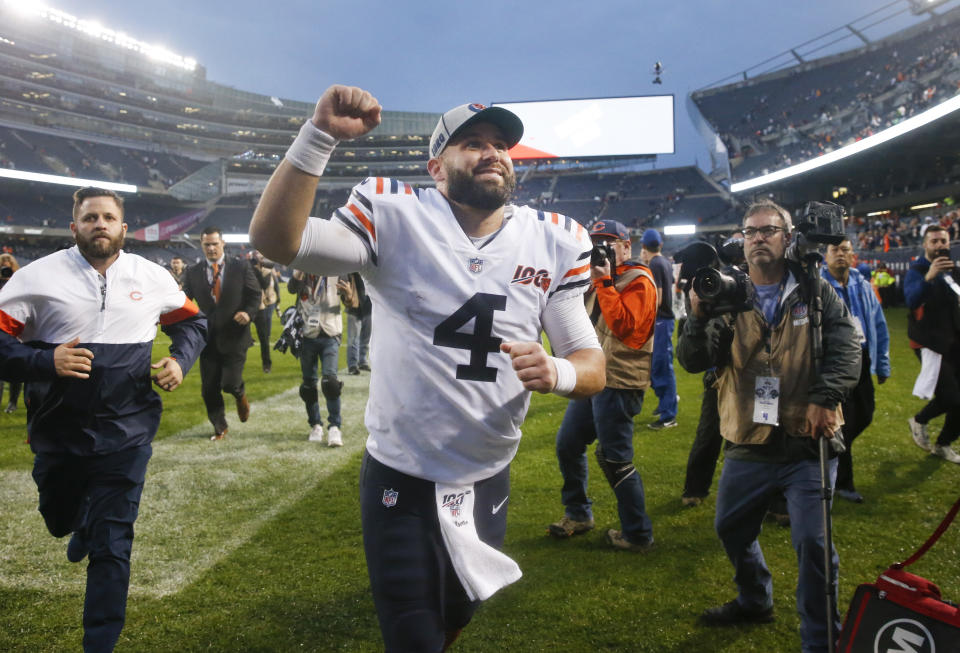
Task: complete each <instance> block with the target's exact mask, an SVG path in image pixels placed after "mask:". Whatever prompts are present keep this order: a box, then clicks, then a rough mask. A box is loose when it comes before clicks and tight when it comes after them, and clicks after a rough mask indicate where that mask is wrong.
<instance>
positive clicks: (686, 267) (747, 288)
mask: <svg viewBox="0 0 960 653" xmlns="http://www.w3.org/2000/svg"><path fill="white" fill-rule="evenodd" d="M674 258H675V259H676V260H677V261H678V262H679V263H680V274H679V284H678V285H679V286H680V288H681V289H683V290H687V289H688V288H693V291H694V292H696V293H697V296H699V297H700V307H701V309H702V310H703V312H704V313H705V314H706V316H707V317H715V316H717V315H722V314H724V313H742V312H743V311H749V310H751V309H752V308H753V300H754V297H755V295H756V291H755V289H754V287H753V283H752V282H751V281H750V277H749V276H748V275H747V273H746V272H744V271H743V270H741V269H740V268H738V267H737V266H736V265H733V263H736V262H739V261H740V260H742V259H743V241H742V240H739V239H730V240H728V241H726V242H725V243H723V245H721V247H720V251H719V252H718V251H717V249H715V248H714V247H713V245H711V244H710V243H705V242H702V241H701V242H695V243H691V244H689V245H687V246H686V247H684V248H683V249H682V250H680V251H679V252H677V254H676V256H675V257H674ZM722 263H727V264H728V265H722Z"/></svg>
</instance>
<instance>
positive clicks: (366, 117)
mask: <svg viewBox="0 0 960 653" xmlns="http://www.w3.org/2000/svg"><path fill="white" fill-rule="evenodd" d="M380 111H381V107H380V103H379V102H377V98H375V97H373V96H372V95H370V93H368V92H367V91H364V90H363V89H362V88H357V87H356V86H341V85H339V84H334V85H333V86H331V87H330V88H328V89H327V90H326V91H324V93H323V95H322V96H321V97H320V100H319V101H318V102H317V108H316V109H315V110H314V112H313V124H314V125H316V126H317V127H318V128H319V129H322V130H323V131H325V132H326V133H328V134H330V135H331V136H333V137H334V138H336V139H337V140H341V141H343V140H348V139H351V138H357V137H358V136H363V135H364V134H366V133H367V132H369V131H370V130H371V129H373V128H374V127H376V126H377V125H379V124H380Z"/></svg>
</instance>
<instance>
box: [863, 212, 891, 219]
mask: <svg viewBox="0 0 960 653" xmlns="http://www.w3.org/2000/svg"><path fill="white" fill-rule="evenodd" d="M877 215H890V211H874V212H873V213H868V214H867V217H868V218H872V217H874V216H877Z"/></svg>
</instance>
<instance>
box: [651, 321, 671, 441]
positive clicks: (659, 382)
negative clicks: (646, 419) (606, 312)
mask: <svg viewBox="0 0 960 653" xmlns="http://www.w3.org/2000/svg"><path fill="white" fill-rule="evenodd" d="M650 387H651V388H653V391H654V392H655V393H656V395H657V399H658V402H657V409H656V410H655V411H654V412H655V413H656V414H657V415H659V416H660V419H662V420H663V421H664V422H669V421H670V420H672V419H676V417H677V377H676V376H675V375H674V373H673V319H672V318H671V319H669V320H665V319H664V320H662V319H659V318H658V319H657V324H656V326H655V327H654V331H653V360H652V361H651V366H650Z"/></svg>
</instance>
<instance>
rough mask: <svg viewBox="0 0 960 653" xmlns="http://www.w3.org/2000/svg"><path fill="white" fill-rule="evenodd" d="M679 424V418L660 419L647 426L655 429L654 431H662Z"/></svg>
mask: <svg viewBox="0 0 960 653" xmlns="http://www.w3.org/2000/svg"><path fill="white" fill-rule="evenodd" d="M676 425H677V420H675V419H668V420H663V419H658V420H657V421H656V422H650V423H649V424H647V428H649V429H653V430H654V431H662V430H663V429H672V428H673V427H674V426H676Z"/></svg>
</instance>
